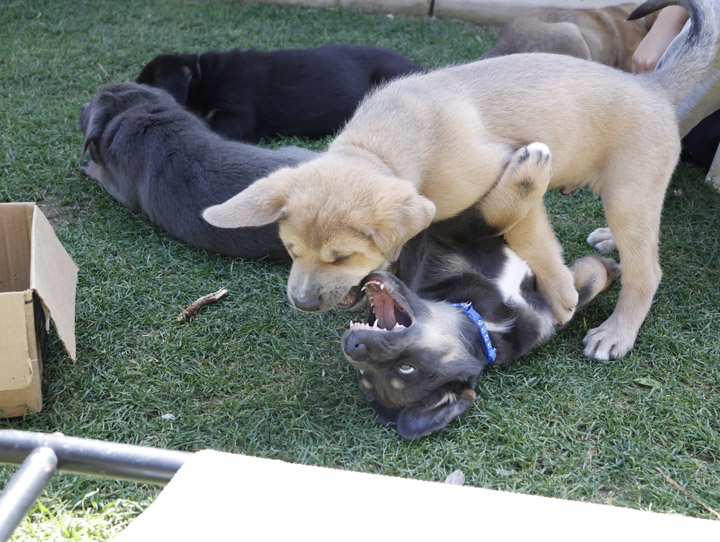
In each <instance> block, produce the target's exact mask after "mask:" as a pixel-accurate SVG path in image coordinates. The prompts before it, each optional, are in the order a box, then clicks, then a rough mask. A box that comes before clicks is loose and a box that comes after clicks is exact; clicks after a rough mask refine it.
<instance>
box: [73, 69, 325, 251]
mask: <svg viewBox="0 0 720 542" xmlns="http://www.w3.org/2000/svg"><path fill="white" fill-rule="evenodd" d="M80 128H81V129H82V132H83V134H84V136H85V140H84V142H83V148H82V152H83V153H85V151H86V150H88V151H89V152H90V160H88V161H87V162H85V163H84V164H83V166H82V172H83V173H84V174H86V175H87V176H88V177H91V178H93V179H95V180H96V181H98V182H99V183H100V184H101V185H102V186H103V188H105V190H107V191H108V193H110V195H111V196H113V197H114V198H115V199H117V200H118V201H119V202H120V203H122V204H123V205H125V206H126V207H128V208H130V209H132V210H140V211H142V212H143V213H145V215H146V216H147V217H148V218H149V219H150V221H151V222H153V223H154V224H157V225H158V226H160V227H161V228H162V229H164V230H165V231H166V232H168V233H169V234H171V235H172V236H174V237H176V238H178V239H181V240H182V241H185V242H186V243H189V244H191V245H193V246H196V247H198V248H201V249H205V250H209V251H212V252H217V253H219V254H224V255H227V256H236V257H241V258H261V257H268V258H271V259H277V260H287V259H289V256H288V253H287V251H286V250H285V248H284V247H283V245H282V243H281V242H280V238H279V237H278V235H277V228H275V227H263V228H236V229H224V228H216V227H214V226H211V225H210V224H208V223H207V222H205V220H204V219H203V218H202V216H201V214H202V211H203V210H204V209H205V208H207V207H208V206H210V205H215V204H218V203H222V202H223V201H226V200H227V199H228V198H231V197H232V196H234V195H235V194H237V193H238V192H241V191H242V190H244V189H245V188H247V186H248V185H249V184H250V183H252V182H253V181H254V180H256V179H258V178H260V177H264V176H267V175H268V174H269V173H271V172H272V171H274V170H275V169H278V168H280V167H283V166H289V165H295V164H297V163H299V162H302V161H304V160H309V159H310V158H312V157H314V156H315V153H314V152H312V151H309V150H305V149H300V148H298V147H285V148H281V149H277V150H270V149H263V148H260V147H254V146H252V145H244V144H242V143H237V142H235V141H228V140H226V139H223V138H222V137H220V136H219V135H218V134H216V133H214V132H212V131H211V130H210V129H209V128H208V127H207V126H206V125H205V124H204V123H203V122H202V121H201V120H200V119H198V118H197V117H196V116H195V115H193V114H191V113H189V112H188V111H186V110H185V109H184V108H183V107H182V106H180V105H178V103H177V102H175V100H174V99H173V98H172V97H171V96H170V95H169V94H168V93H167V92H165V91H164V90H161V89H157V88H151V87H148V86H145V85H136V84H134V83H124V84H120V85H111V86H108V87H105V88H103V89H101V90H100V91H99V92H98V93H97V94H95V96H94V97H93V99H92V101H90V102H88V103H86V104H84V105H83V106H82V109H81V112H80Z"/></svg>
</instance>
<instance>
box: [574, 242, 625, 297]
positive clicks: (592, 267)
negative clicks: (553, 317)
mask: <svg viewBox="0 0 720 542" xmlns="http://www.w3.org/2000/svg"><path fill="white" fill-rule="evenodd" d="M570 271H572V274H573V280H574V284H575V289H576V290H577V293H578V308H580V307H582V306H584V305H587V304H588V303H589V302H590V301H592V299H593V298H594V297H595V296H596V295H598V294H599V293H600V292H604V291H605V290H607V289H608V288H610V286H612V285H613V283H614V282H615V280H616V279H617V278H618V277H619V276H620V266H619V265H618V263H617V262H616V261H615V260H613V259H611V258H603V257H602V256H598V255H597V254H592V255H590V256H585V257H583V258H580V259H578V260H575V262H573V264H572V265H571V266H570Z"/></svg>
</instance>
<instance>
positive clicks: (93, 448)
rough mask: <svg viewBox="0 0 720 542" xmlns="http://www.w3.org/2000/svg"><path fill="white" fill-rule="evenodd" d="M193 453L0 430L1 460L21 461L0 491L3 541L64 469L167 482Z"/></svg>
mask: <svg viewBox="0 0 720 542" xmlns="http://www.w3.org/2000/svg"><path fill="white" fill-rule="evenodd" d="M191 455H192V454H191V453H190V452H180V451H176V450H166V449H162V448H152V447H150V446H136V445H132V444H121V443H118V442H104V441H101V440H92V439H85V438H78V437H66V436H64V435H59V434H47V433H34V432H31V431H17V430H13V429H3V430H0V463H11V464H21V466H20V468H19V469H18V471H17V472H16V473H15V474H14V475H13V477H12V479H11V480H10V482H9V483H8V484H7V485H6V486H5V488H4V489H3V492H2V494H0V541H2V542H4V541H6V540H7V539H8V538H10V536H11V535H12V533H13V531H14V530H15V528H16V527H17V526H18V524H19V523H20V522H21V521H22V519H23V517H25V514H27V512H28V511H29V510H30V508H31V507H32V505H33V503H34V502H35V500H36V499H37V498H38V496H39V495H40V493H42V491H43V489H44V488H45V486H46V485H47V484H48V482H49V481H50V479H51V478H52V476H53V475H54V474H55V472H56V471H58V470H60V471H65V472H72V473H76V474H88V475H91V476H98V477H102V478H112V479H124V480H134V481H137V482H147V483H150V484H158V485H165V484H166V483H168V482H169V481H170V479H171V478H172V477H173V476H174V475H175V473H176V472H177V471H178V469H180V467H182V466H183V464H184V463H185V461H186V460H187V459H188V457H190V456H191Z"/></svg>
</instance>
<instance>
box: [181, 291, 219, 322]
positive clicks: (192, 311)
mask: <svg viewBox="0 0 720 542" xmlns="http://www.w3.org/2000/svg"><path fill="white" fill-rule="evenodd" d="M227 294H228V291H227V290H226V289H225V288H220V289H219V290H218V291H217V292H214V293H212V294H208V295H204V296H202V297H201V298H200V299H197V300H195V301H193V302H192V303H190V305H188V308H187V309H185V310H184V311H182V312H181V313H180V314H178V316H177V321H178V322H182V321H183V320H187V319H188V318H192V317H193V316H196V315H197V313H198V312H200V309H202V308H203V307H204V306H205V305H212V304H213V303H217V302H218V301H220V300H221V299H222V298H223V297H225V296H226V295H227Z"/></svg>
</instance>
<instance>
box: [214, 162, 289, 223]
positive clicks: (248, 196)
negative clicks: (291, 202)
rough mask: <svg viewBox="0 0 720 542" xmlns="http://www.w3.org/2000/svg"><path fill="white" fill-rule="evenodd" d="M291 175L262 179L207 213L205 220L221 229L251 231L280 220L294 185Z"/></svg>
mask: <svg viewBox="0 0 720 542" xmlns="http://www.w3.org/2000/svg"><path fill="white" fill-rule="evenodd" d="M289 171H290V170H289V169H283V170H280V171H276V172H275V173H273V174H272V175H270V176H269V177H265V178H263V179H258V180H257V181H255V182H254V183H252V184H251V185H250V186H248V187H247V188H246V189H245V190H243V191H242V192H240V193H239V194H237V195H236V196H233V197H232V198H230V199H229V200H227V201H226V202H225V203H220V204H219V205H213V206H212V207H208V208H207V209H205V211H203V214H202V216H203V218H204V219H205V220H206V221H207V222H208V223H209V224H211V225H212V226H216V227H218V228H250V227H257V226H264V225H266V224H270V223H272V222H276V221H278V220H280V219H281V218H282V216H283V210H284V207H285V203H286V202H287V196H288V190H289V188H290V185H291V184H292V177H291V176H290V175H288V174H287V173H288V172H289Z"/></svg>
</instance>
